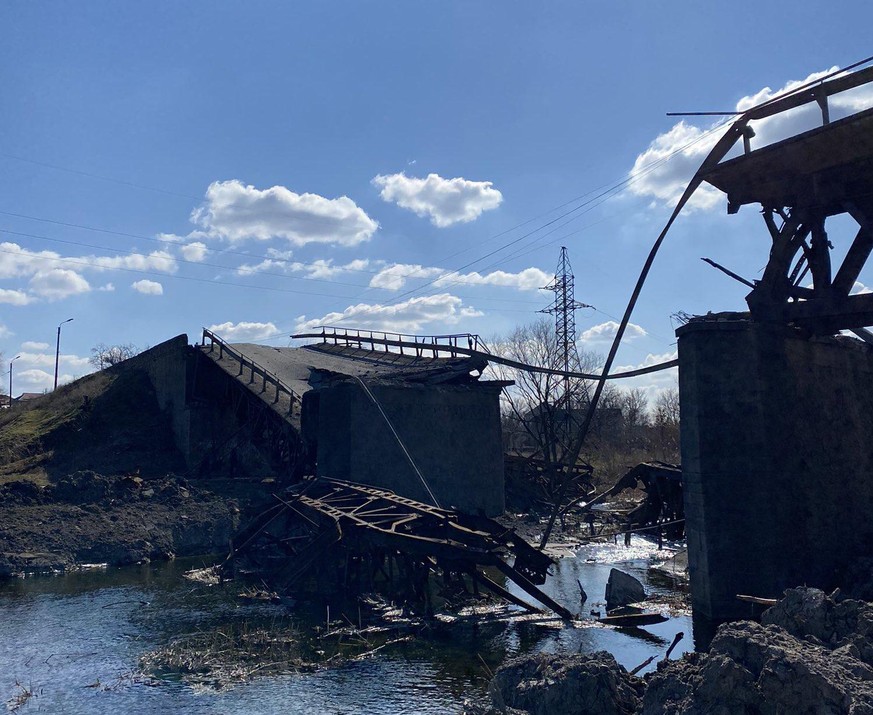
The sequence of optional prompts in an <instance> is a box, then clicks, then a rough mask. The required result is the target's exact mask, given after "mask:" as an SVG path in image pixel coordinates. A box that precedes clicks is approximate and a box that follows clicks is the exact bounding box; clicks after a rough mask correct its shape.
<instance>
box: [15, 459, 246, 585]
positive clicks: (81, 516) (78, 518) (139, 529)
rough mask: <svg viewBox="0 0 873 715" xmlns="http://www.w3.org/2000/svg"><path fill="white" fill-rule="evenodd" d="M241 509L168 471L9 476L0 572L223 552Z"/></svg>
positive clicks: (202, 485) (218, 493)
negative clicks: (41, 479) (37, 479)
mask: <svg viewBox="0 0 873 715" xmlns="http://www.w3.org/2000/svg"><path fill="white" fill-rule="evenodd" d="M239 515H240V506H239V503H238V502H237V500H235V499H233V498H229V497H228V494H227V490H214V489H210V488H209V486H208V485H207V484H205V483H200V482H198V483H193V482H188V481H186V480H185V479H183V478H180V477H175V476H173V475H169V476H165V477H161V478H155V479H147V480H146V479H142V478H140V477H138V476H117V477H107V476H103V475H100V474H96V473H94V472H90V471H80V472H75V473H73V474H71V475H68V476H65V477H62V478H60V479H59V480H58V481H57V482H55V483H54V484H51V485H49V486H46V487H40V486H38V485H36V484H34V483H32V482H27V481H20V482H10V483H7V484H4V485H2V486H0V577H3V576H14V575H18V574H22V573H34V572H37V573H38V572H50V571H62V570H68V569H71V568H75V567H78V566H81V565H83V564H109V565H122V564H130V563H138V562H143V561H146V560H149V559H156V558H162V559H167V558H173V557H174V556H177V555H178V556H188V555H197V554H206V553H214V552H221V551H226V550H227V548H228V544H229V541H230V538H231V535H232V534H233V531H234V529H235V528H236V527H237V526H238V522H239V518H240V516H239Z"/></svg>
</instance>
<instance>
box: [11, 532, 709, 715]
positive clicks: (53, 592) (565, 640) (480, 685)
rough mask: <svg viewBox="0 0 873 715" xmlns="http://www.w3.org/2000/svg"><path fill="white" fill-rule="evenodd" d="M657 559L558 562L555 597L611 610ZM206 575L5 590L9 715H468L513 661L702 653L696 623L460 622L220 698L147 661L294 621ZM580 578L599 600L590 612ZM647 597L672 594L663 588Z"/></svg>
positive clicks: (68, 581) (162, 569)
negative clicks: (611, 602) (620, 584)
mask: <svg viewBox="0 0 873 715" xmlns="http://www.w3.org/2000/svg"><path fill="white" fill-rule="evenodd" d="M655 554H657V549H656V547H655V546H654V545H653V544H651V543H649V542H647V541H645V540H643V539H636V538H635V540H634V545H633V546H631V547H630V548H627V547H624V546H623V545H613V544H600V545H588V546H585V547H583V548H581V549H580V550H579V551H578V552H577V553H576V555H575V556H569V557H565V558H562V559H560V560H559V562H558V565H557V567H556V568H555V569H554V573H553V574H552V575H551V576H550V577H549V580H548V581H547V583H546V585H545V586H544V587H543V588H544V590H545V591H546V592H547V593H549V594H550V595H551V596H553V597H554V598H556V599H557V600H559V601H560V602H561V603H563V604H565V605H566V606H568V607H569V608H571V610H574V611H576V612H579V613H580V614H581V615H582V616H588V615H589V613H590V610H591V609H592V608H595V609H596V608H601V609H602V606H597V605H592V602H596V601H602V599H603V592H604V587H605V584H606V579H607V577H608V575H609V570H610V568H612V566H613V565H616V564H618V567H619V568H621V569H622V570H624V571H627V572H628V573H632V574H633V575H635V576H637V577H638V578H640V579H641V580H643V581H644V582H645V581H646V579H647V568H646V567H647V563H648V560H649V559H650V558H651V557H652V556H653V555H655ZM198 565H201V564H200V563H197V562H192V561H190V560H186V561H184V562H182V561H176V562H166V563H152V564H146V565H143V566H138V567H129V568H121V569H108V570H104V569H98V570H93V571H82V572H75V573H68V574H64V575H58V576H41V577H29V578H25V579H16V580H12V581H6V582H3V583H0V698H2V699H3V701H4V702H5V703H7V704H10V703H11V704H15V702H16V698H17V699H18V701H19V702H22V703H23V704H22V705H21V707H20V708H19V709H18V710H17V712H19V713H29V712H43V713H62V714H70V715H76V714H78V713H83V714H84V713H88V714H89V715H92V714H98V715H99V714H103V713H105V714H107V715H120V714H122V713H169V712H172V713H181V714H182V715H195V714H200V713H209V714H210V715H231V714H235V713H246V715H259V714H261V713H264V714H266V713H279V712H281V713H288V714H293V713H330V714H337V715H339V714H340V713H342V714H344V715H352V714H353V713H361V714H363V713H368V714H382V713H384V714H388V713H457V712H460V710H461V708H462V705H463V702H464V700H465V699H472V700H482V698H483V697H484V695H485V691H486V688H487V683H488V676H487V670H486V668H494V667H496V666H497V665H499V663H500V662H502V660H504V659H505V658H506V657H508V656H512V655H516V654H520V653H526V652H531V651H547V652H574V653H575V652H591V651H595V650H607V651H609V652H610V653H612V654H613V655H614V656H615V658H616V659H617V660H618V662H619V663H621V664H622V665H624V666H625V667H626V668H628V669H631V668H634V667H636V666H637V665H639V664H640V663H642V662H643V661H645V660H646V659H647V658H648V657H649V656H652V655H656V656H661V655H663V653H664V651H665V650H666V647H667V645H669V643H670V642H671V641H672V639H673V637H674V635H675V634H676V633H677V632H679V631H682V632H684V633H685V638H684V639H683V640H682V641H681V643H680V644H679V647H677V648H676V650H675V651H674V653H673V656H672V657H674V658H675V657H678V656H679V655H681V653H683V652H685V651H687V650H690V649H692V648H693V643H692V637H691V617H690V615H687V614H680V615H677V616H674V617H672V618H670V620H668V621H667V622H665V623H661V624H658V625H655V626H649V627H646V628H645V629H634V630H633V631H630V630H619V629H612V628H606V627H602V626H599V625H597V624H595V623H593V622H591V621H589V622H587V623H582V624H577V625H576V626H575V627H569V626H561V625H559V624H557V623H555V622H554V621H552V622H550V623H547V624H539V625H537V624H531V623H511V624H508V625H507V624H490V625H487V626H481V627H470V626H469V625H454V626H449V627H447V628H446V629H443V630H440V631H438V632H435V633H433V634H432V635H430V636H427V637H422V638H418V639H416V640H414V641H411V642H407V643H399V644H396V645H393V646H390V647H387V648H384V649H382V650H381V651H379V652H377V653H375V654H373V655H372V656H371V657H368V658H366V659H363V660H359V661H346V662H343V663H341V664H338V665H325V666H323V667H318V668H316V669H315V670H314V671H313V672H301V673H292V674H281V675H264V676H260V677H258V676H255V677H254V678H252V679H250V680H248V681H246V682H240V683H236V684H230V685H226V686H224V687H220V688H216V687H208V686H204V685H202V684H191V683H190V682H187V681H186V680H184V679H182V678H181V677H180V676H179V675H178V673H172V672H165V673H162V674H160V675H158V676H157V677H144V676H143V675H142V674H141V673H139V663H140V658H141V657H142V656H143V655H144V654H146V653H149V652H151V651H154V650H155V649H158V648H160V647H162V646H165V645H166V644H167V643H169V642H171V641H172V640H173V639H174V638H178V636H179V635H180V634H185V633H200V634H204V633H206V634H208V633H211V632H213V631H217V630H221V629H222V628H224V627H226V626H227V625H228V624H239V623H246V624H270V623H277V622H279V621H282V622H284V620H285V619H287V618H288V616H287V615H285V614H287V613H288V611H287V610H286V609H285V608H284V607H283V606H278V605H275V606H274V605H267V604H251V603H249V604H246V603H242V602H240V601H239V599H238V598H236V592H237V591H238V590H239V589H238V588H236V587H214V586H213V587H210V586H207V585H204V584H199V583H192V582H191V581H189V580H186V579H184V578H183V577H182V573H183V572H184V571H185V570H187V569H190V568H192V567H194V566H198ZM576 579H579V580H580V581H581V582H582V585H583V587H584V588H585V590H586V592H587V593H588V594H590V596H589V602H588V603H586V604H585V605H584V606H583V605H582V604H581V603H580V600H579V590H578V585H577V583H576ZM649 590H651V591H653V592H654V593H661V594H664V595H665V596H666V595H668V594H669V592H668V591H666V590H664V589H660V588H658V587H656V586H651V585H650V588H649ZM519 595H523V594H521V593H520V592H519ZM290 617H291V618H292V619H294V621H295V623H296V624H297V627H299V628H300V629H301V633H311V632H312V631H313V629H314V628H315V627H316V626H317V625H319V624H317V623H316V622H315V621H316V620H317V619H316V617H315V616H314V615H313V614H312V613H311V612H309V611H307V609H305V608H304V607H302V606H301V607H299V608H297V607H294V606H292V607H291V609H290ZM325 657H327V656H325ZM654 667H655V666H654V665H651V666H649V667H648V668H647V669H646V670H651V669H652V668H654ZM643 672H645V671H643ZM25 690H27V692H31V693H32V696H31V697H27V696H26V694H25Z"/></svg>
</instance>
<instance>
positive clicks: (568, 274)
mask: <svg viewBox="0 0 873 715" xmlns="http://www.w3.org/2000/svg"><path fill="white" fill-rule="evenodd" d="M544 290H550V291H553V292H554V293H555V300H554V302H553V303H552V304H551V305H550V306H549V307H548V308H544V309H543V310H541V311H539V312H540V313H549V314H550V315H554V316H555V344H556V347H557V350H558V354H559V356H560V359H561V365H560V367H561V368H562V369H563V372H565V373H568V372H570V371H571V369H572V370H576V369H577V367H578V365H579V354H578V352H577V351H576V310H577V309H578V308H590V307H591V306H590V305H588V304H587V303H580V302H579V301H577V300H576V296H575V291H576V278H575V277H574V275H573V268H572V267H571V266H570V258H569V256H568V255H567V247H566V246H561V257H560V259H559V260H558V269H557V270H556V271H555V280H554V281H553V282H552V283H551V285H547V286H545V288H544ZM563 383H564V389H563V390H562V392H561V396H560V398H559V400H557V401H556V403H557V404H562V403H563V406H564V408H565V409H566V410H567V414H569V412H570V409H571V408H572V398H573V397H574V395H573V388H572V387H571V384H570V377H569V375H564V379H563Z"/></svg>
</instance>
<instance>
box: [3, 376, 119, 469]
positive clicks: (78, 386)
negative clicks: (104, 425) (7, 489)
mask: <svg viewBox="0 0 873 715" xmlns="http://www.w3.org/2000/svg"><path fill="white" fill-rule="evenodd" d="M115 379H116V375H114V374H108V373H106V372H100V373H95V374H93V375H86V376H85V377H83V378H80V379H79V380H76V381H75V382H72V383H70V384H69V385H64V386H63V387H59V388H58V389H57V391H56V392H53V393H51V394H48V395H45V396H43V397H40V398H37V399H34V400H30V401H28V402H24V403H21V404H16V405H15V407H14V408H12V409H11V410H3V412H2V413H0V483H3V482H9V481H13V480H15V479H22V478H24V479H30V480H32V481H34V482H36V483H37V484H40V485H45V484H47V483H48V479H47V476H46V473H45V470H44V469H43V465H44V464H45V463H46V462H48V461H49V460H50V459H51V458H52V449H51V448H50V446H49V445H48V444H47V441H48V439H49V437H50V435H51V434H52V433H54V432H56V431H57V430H59V429H62V428H64V427H67V426H70V425H72V424H74V422H75V421H76V419H77V418H78V417H79V415H80V414H81V409H82V404H83V401H84V399H85V397H88V398H89V399H92V400H93V399H94V398H95V397H97V396H98V395H100V394H103V393H104V392H105V391H106V390H107V389H108V388H109V386H110V385H111V384H112V382H113V381H114V380H115Z"/></svg>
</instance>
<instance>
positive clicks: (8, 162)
mask: <svg viewBox="0 0 873 715" xmlns="http://www.w3.org/2000/svg"><path fill="white" fill-rule="evenodd" d="M871 15H873V12H871V10H870V7H869V5H868V4H867V3H861V2H857V3H845V4H842V5H841V10H840V11H839V12H837V11H836V10H835V9H834V8H833V5H832V4H825V3H824V2H806V3H803V2H791V3H788V2H772V3H751V2H745V3H744V2H735V3H730V4H728V3H701V2H598V3H594V2H578V1H577V2H549V3H520V2H395V3H387V2H318V3H278V2H275V3H266V2H250V3H231V2H208V3H207V2H189V3H170V2H155V3H142V4H137V5H134V4H128V3H117V2H89V3H78V4H74V3H61V2H51V3H49V2H8V1H7V2H4V3H3V4H2V5H0V88H2V92H0V231H2V233H0V244H2V246H0V249H2V250H0V351H2V352H3V354H4V357H5V360H4V368H6V367H8V364H7V363H8V360H9V359H10V358H11V357H14V356H15V355H17V354H21V355H22V358H20V359H19V361H18V362H17V363H16V373H15V374H16V385H15V389H14V392H15V393H16V394H18V393H19V392H20V391H22V390H28V391H41V390H42V389H44V388H45V387H48V386H50V382H51V373H52V372H53V366H54V340H55V335H56V329H57V325H58V324H59V323H60V322H61V321H62V320H65V319H67V318H70V317H72V318H74V320H73V322H72V323H69V324H67V325H65V326H64V329H63V340H62V350H61V352H62V361H61V374H62V379H63V380H68V379H72V377H74V376H78V375H81V374H84V373H85V372H87V371H88V370H89V369H90V368H89V366H88V364H87V357H88V355H89V351H90V348H91V347H93V346H94V345H96V344H97V343H101V342H102V343H107V344H115V343H134V344H136V345H138V346H141V347H142V346H145V345H154V344H157V343H159V342H161V341H163V340H165V339H167V338H170V337H172V336H174V335H176V334H178V333H182V332H186V333H188V335H189V338H190V339H191V340H192V341H194V340H196V339H197V338H198V335H199V331H200V328H201V327H202V326H212V327H215V328H216V329H217V331H218V332H219V333H220V334H223V335H225V336H226V337H228V338H229V339H232V340H263V341H266V342H269V343H271V344H276V345H284V344H288V338H287V336H288V335H290V333H291V332H293V331H294V330H295V329H298V328H300V327H304V326H307V325H316V324H321V323H325V322H328V323H338V324H340V325H345V326H349V327H382V328H385V329H389V330H398V331H402V332H414V333H425V334H431V333H444V332H474V333H479V334H481V335H483V336H485V337H486V338H487V337H491V336H494V335H498V334H501V333H505V332H507V331H509V330H510V329H511V328H512V327H513V326H515V325H518V324H521V323H525V322H529V321H531V320H534V319H536V318H537V317H538V316H537V313H536V311H537V310H538V309H539V308H541V307H545V306H546V305H548V303H549V301H550V296H549V295H548V294H544V293H542V292H541V291H538V290H537V288H539V287H541V286H543V285H545V284H546V283H547V282H548V280H549V279H550V277H551V274H552V273H553V271H554V268H555V265H556V263H557V258H558V251H559V248H560V246H561V245H566V246H567V247H568V248H569V251H570V258H571V261H572V263H573V267H574V270H575V274H576V280H577V298H578V299H579V300H582V301H584V302H586V303H590V304H592V305H593V306H595V307H596V308H597V311H591V310H586V311H580V312H579V314H578V316H577V322H578V326H579V333H580V335H584V336H585V341H584V347H585V348H586V349H593V350H597V351H601V352H604V353H605V352H606V350H607V349H608V342H607V339H608V338H609V335H610V326H609V321H610V320H612V319H613V318H614V316H619V315H621V313H622V311H623V309H624V304H625V302H626V300H627V296H628V294H629V292H630V289H631V287H632V285H633V283H634V281H635V279H636V275H637V273H638V271H639V268H640V266H641V264H642V262H643V260H644V258H645V255H646V253H647V251H648V249H649V246H650V245H651V243H652V241H653V240H654V238H655V237H656V235H657V233H658V231H659V230H660V227H661V225H662V224H663V222H664V220H665V219H666V217H667V215H668V213H669V210H670V209H671V208H672V202H673V200H674V198H675V195H676V193H677V191H681V188H682V185H683V181H685V180H687V178H688V176H689V175H690V172H691V171H693V169H694V166H695V164H696V163H697V162H699V161H700V160H701V159H702V158H703V155H704V154H705V150H706V147H708V146H709V145H710V144H711V141H712V140H713V137H714V136H715V135H714V134H713V135H711V136H710V135H707V136H703V137H702V136H701V135H702V134H704V132H706V131H708V130H709V129H710V128H711V126H712V125H711V123H710V122H707V121H699V122H694V121H687V122H686V123H684V124H679V125H678V126H677V120H676V119H674V118H670V117H666V116H665V112H667V111H681V110H687V111H694V110H732V109H734V108H736V107H737V106H741V107H742V106H747V104H748V102H750V101H752V100H750V99H748V98H751V97H756V96H757V97H758V98H759V99H760V98H766V97H767V96H770V94H771V93H772V92H775V91H778V90H779V89H781V88H782V87H784V86H786V84H788V83H790V82H792V81H801V80H804V79H806V78H807V77H809V76H810V75H812V74H814V73H817V72H822V71H825V70H828V69H830V68H832V67H836V66H845V65H847V64H849V63H851V62H853V61H855V60H858V59H860V58H862V57H865V56H867V55H869V54H871V52H870V49H871V45H870V42H869V26H870V20H871V19H873V18H871ZM765 88H769V93H768V92H767V91H764V90H765ZM759 93H760V94H759ZM744 98H746V99H745V101H746V103H747V104H746V105H744V104H742V103H743V102H744ZM868 100H870V101H869V102H868ZM738 103H739V105H738ZM871 103H873V99H871V98H869V97H868V96H867V95H866V94H864V93H856V95H854V96H853V97H852V98H850V99H849V100H847V101H846V102H845V103H844V105H843V106H841V107H838V111H843V112H847V111H854V110H855V109H858V108H860V107H862V106H869V104H871ZM808 119H809V118H808V117H806V118H804V116H800V117H794V118H792V119H790V120H786V121H785V122H783V125H782V126H777V124H778V123H774V124H773V125H771V126H770V127H768V128H762V129H764V131H763V132H759V134H761V135H762V136H771V135H772V137H776V136H777V135H779V133H780V131H781V132H782V134H783V135H784V134H785V132H789V130H794V129H796V128H797V127H798V126H800V124H802V123H803V122H804V121H807V120H808ZM789 133H790V132H789ZM693 141H696V142H697V143H696V144H694V145H693V146H691V147H690V148H688V149H686V150H685V151H684V152H682V153H680V154H678V155H677V156H675V157H674V158H673V159H671V160H669V161H665V162H663V163H661V164H658V165H657V166H656V167H655V168H654V169H651V167H652V164H653V162H656V161H659V160H661V159H664V157H666V156H667V155H669V154H671V153H672V152H673V151H674V150H675V149H677V148H680V147H682V146H685V145H687V144H689V143H690V142H693ZM629 177H630V178H632V179H633V180H632V181H631V182H630V183H629V185H628V186H627V187H626V188H625V190H623V191H621V192H618V193H616V194H615V195H614V196H611V197H610V198H609V199H608V200H606V201H601V200H599V199H598V200H596V201H594V202H592V203H589V204H584V203H583V202H584V201H585V200H586V198H587V199H590V198H591V197H592V196H596V195H597V193H598V191H603V190H604V189H608V188H609V187H613V186H616V185H617V184H618V183H619V182H622V181H623V180H625V179H628V178H629ZM589 192H594V193H593V194H592V193H589ZM580 197H586V198H580ZM573 209H576V210H575V211H574V212H573V213H571V214H570V215H568V216H566V217H565V218H560V219H558V220H557V221H556V222H555V223H551V224H549V225H548V226H547V225H546V224H548V223H549V222H551V221H553V220H554V219H556V218H557V217H559V216H560V215H561V214H563V213H566V212H568V211H571V210H573ZM849 229H850V227H846V230H847V231H848V230H849ZM511 241H515V243H513V244H512V245H511V246H508V247H505V248H502V247H504V246H505V244H507V243H509V242H511ZM835 243H837V242H836V241H835ZM501 248H502V250H497V249H501ZM837 250H839V248H838V249H837ZM493 251H497V252H496V253H494V254H493V255H491V256H488V257H485V258H483V257H484V256H486V254H489V253H491V252H493ZM766 255H767V236H766V233H765V232H764V229H763V226H762V225H761V224H760V219H759V218H758V217H757V216H756V215H755V211H754V210H752V209H751V208H746V209H744V210H743V211H742V212H741V213H740V214H739V215H737V216H727V215H726V213H725V205H724V201H723V197H720V196H718V195H715V194H705V193H704V194H701V197H700V198H699V200H698V201H697V202H696V204H695V206H694V207H692V210H691V211H689V212H687V213H686V214H685V215H684V216H683V217H682V218H681V219H680V222H679V223H678V224H677V226H676V228H675V229H674V230H673V232H672V233H671V235H670V237H669V239H668V242H667V244H666V245H665V247H664V249H663V252H662V254H661V256H660V257H659V259H658V262H657V263H656V265H655V269H654V270H653V272H652V275H651V278H650V280H649V283H648V284H647V287H646V289H645V291H644V293H643V296H642V300H641V303H640V305H639V308H638V309H637V311H636V313H635V314H634V317H633V323H634V326H635V327H633V328H632V329H631V331H630V332H629V339H628V340H627V343H626V345H624V346H623V347H622V350H621V353H620V354H619V360H618V362H619V363H620V364H621V365H624V366H630V365H640V364H644V363H646V362H647V361H648V362H652V361H655V360H657V359H658V358H659V357H663V356H668V355H669V354H670V353H672V352H673V351H674V350H675V339H674V337H673V330H674V327H675V326H674V325H673V323H672V321H671V318H670V316H671V314H673V313H676V312H677V311H685V312H688V313H702V312H706V311H707V310H741V309H743V308H744V305H745V304H744V301H743V297H744V295H745V292H746V291H745V290H744V289H743V287H742V286H740V285H739V284H736V283H734V282H732V281H730V280H729V279H727V278H725V277H723V276H721V275H720V274H718V273H716V272H715V271H714V270H713V269H712V268H710V267H708V266H706V265H705V264H703V263H702V262H701V261H700V260H699V258H700V257H701V256H709V257H711V258H713V259H715V260H717V261H719V262H721V263H724V264H726V265H728V266H730V267H731V268H733V269H734V270H736V271H737V272H739V273H741V274H743V275H745V276H747V277H749V278H753V277H755V276H756V275H758V272H759V271H760V269H761V268H762V267H763V265H764V263H765V262H766ZM462 267H463V270H461V271H460V273H459V274H456V273H452V271H455V270H456V269H460V268H462ZM865 280H866V276H865V275H862V276H861V281H862V282H864V281H865ZM870 283H873V279H871V280H870ZM672 379H674V376H671V375H665V376H663V377H661V378H649V379H648V380H647V381H646V382H645V383H640V384H645V385H646V386H647V387H649V388H650V389H651V390H656V389H658V388H659V387H662V386H663V385H665V384H667V381H669V380H672ZM659 380H660V382H659Z"/></svg>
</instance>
